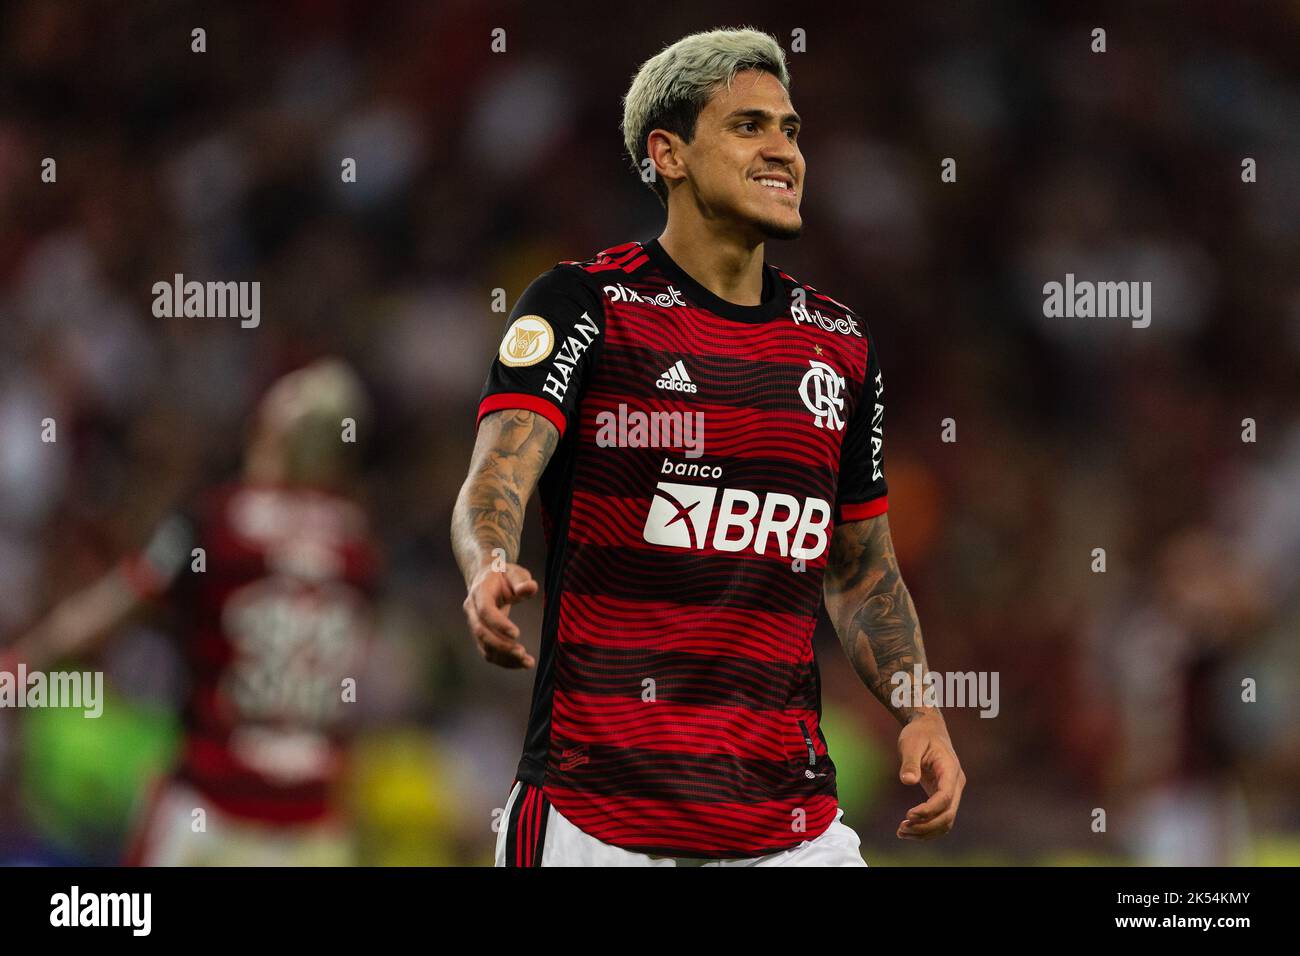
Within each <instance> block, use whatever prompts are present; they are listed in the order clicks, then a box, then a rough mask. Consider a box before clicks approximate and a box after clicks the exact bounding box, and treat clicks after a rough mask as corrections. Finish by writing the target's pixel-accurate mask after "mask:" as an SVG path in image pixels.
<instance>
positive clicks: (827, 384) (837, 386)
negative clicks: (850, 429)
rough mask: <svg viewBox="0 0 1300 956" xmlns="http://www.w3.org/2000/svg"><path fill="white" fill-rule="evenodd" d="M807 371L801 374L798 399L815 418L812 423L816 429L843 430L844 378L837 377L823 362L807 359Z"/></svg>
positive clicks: (833, 370)
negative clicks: (841, 415)
mask: <svg viewBox="0 0 1300 956" xmlns="http://www.w3.org/2000/svg"><path fill="white" fill-rule="evenodd" d="M808 365H809V366H811V367H810V368H809V369H808V371H806V372H804V373H803V380H802V381H801V382H800V383H799V397H800V398H802V399H803V403H804V405H805V406H806V407H807V409H808V411H810V412H812V413H813V415H815V416H816V420H815V421H814V422H813V424H814V425H816V426H817V427H818V428H826V429H830V430H832V431H840V430H842V429H843V428H844V419H843V418H841V417H840V413H841V412H843V411H844V396H843V395H842V394H841V392H843V390H844V376H842V375H837V374H836V372H835V369H833V368H831V367H830V366H829V365H827V364H826V363H825V362H818V361H817V360H816V359H809V360H808Z"/></svg>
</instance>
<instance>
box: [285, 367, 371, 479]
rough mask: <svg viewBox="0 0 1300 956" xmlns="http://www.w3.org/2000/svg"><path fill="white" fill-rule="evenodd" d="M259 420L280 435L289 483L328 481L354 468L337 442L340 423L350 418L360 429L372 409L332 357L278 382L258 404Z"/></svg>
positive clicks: (352, 378) (361, 388) (354, 378)
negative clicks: (260, 418) (260, 417)
mask: <svg viewBox="0 0 1300 956" xmlns="http://www.w3.org/2000/svg"><path fill="white" fill-rule="evenodd" d="M261 416H262V424H263V426H264V427H269V428H271V429H273V430H274V431H275V432H276V434H277V435H278V436H279V443H280V454H281V456H282V459H281V467H282V468H283V470H284V477H285V478H286V479H287V480H292V481H312V480H317V481H328V480H335V479H338V478H339V477H340V476H341V474H342V473H343V472H344V471H346V470H348V469H349V468H350V467H354V466H355V464H356V462H355V461H353V460H351V459H353V458H355V455H354V454H353V453H352V451H351V450H350V449H349V448H348V447H347V446H346V445H345V443H344V442H343V441H342V439H341V429H342V424H343V419H344V418H351V419H353V420H354V421H355V422H356V423H357V428H358V429H359V430H360V429H361V428H362V427H363V426H364V425H365V424H366V423H367V422H368V421H369V419H370V417H371V405H370V401H369V398H368V396H367V395H366V390H365V386H364V385H362V383H361V379H360V378H359V377H358V376H357V374H356V373H355V372H354V371H353V370H352V368H351V366H349V365H348V364H347V363H346V362H344V361H342V360H341V359H338V358H332V357H331V358H323V359H318V360H316V361H315V362H312V363H311V364H310V365H307V366H305V367H303V368H300V369H298V370H297V371H294V372H290V373H288V374H287V375H285V376H284V377H282V378H281V379H279V380H278V381H277V382H276V383H275V384H274V385H272V386H271V388H270V390H269V391H268V392H267V394H266V396H265V397H264V398H263V400H262V404H261Z"/></svg>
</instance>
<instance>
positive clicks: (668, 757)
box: [452, 30, 965, 866]
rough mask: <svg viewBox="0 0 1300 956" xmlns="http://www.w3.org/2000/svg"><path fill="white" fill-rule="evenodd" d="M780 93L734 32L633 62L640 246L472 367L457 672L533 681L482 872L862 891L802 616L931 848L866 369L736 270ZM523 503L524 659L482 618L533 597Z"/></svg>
mask: <svg viewBox="0 0 1300 956" xmlns="http://www.w3.org/2000/svg"><path fill="white" fill-rule="evenodd" d="M789 82H790V80H789V74H788V71H787V69H786V65H785V55H784V53H783V51H782V50H781V47H780V45H779V44H777V42H776V41H775V40H774V39H773V38H772V37H770V36H768V35H766V34H764V33H760V32H757V31H754V30H717V31H713V32H709V33H700V34H695V35H693V36H689V37H686V38H685V39H683V40H681V41H679V42H677V43H675V44H673V45H672V46H670V47H668V48H667V49H665V50H664V51H663V52H661V53H660V54H658V55H657V56H655V57H653V58H651V59H650V60H649V61H647V62H646V63H645V64H644V65H643V66H642V68H641V69H640V71H639V72H638V73H637V76H636V78H635V79H634V80H633V82H632V86H631V88H630V89H629V90H628V93H627V96H626V97H625V99H624V114H623V130H624V136H625V142H624V145H625V146H626V148H627V151H628V154H629V157H630V159H631V161H632V163H633V166H634V168H636V169H638V170H640V171H643V172H644V171H647V170H650V169H653V172H654V175H653V176H652V177H649V179H648V181H649V182H650V184H651V187H652V188H653V189H654V191H655V194H656V195H657V196H658V197H659V199H660V201H661V202H662V203H663V205H664V207H665V208H666V210H667V213H668V222H667V225H666V227H665V229H664V231H663V233H662V234H661V235H660V236H659V237H658V238H657V239H653V240H650V241H649V242H627V243H623V244H621V245H618V246H614V247H611V248H609V249H606V250H604V251H603V252H601V253H599V254H597V255H595V256H592V257H591V258H589V259H586V260H583V261H567V262H562V263H560V264H559V265H557V266H556V267H555V268H553V269H552V270H551V271H549V272H547V273H545V274H544V275H542V276H541V277H539V278H538V279H537V280H536V281H534V282H533V283H532V284H531V285H530V286H529V287H528V289H527V290H526V291H525V292H524V294H523V296H522V297H521V298H520V300H519V302H518V303H517V305H516V307H515V309H514V311H513V313H512V314H511V317H510V323H509V324H508V326H507V328H506V333H505V337H504V338H503V340H502V342H501V346H500V350H499V354H498V356H497V359H496V361H494V362H493V363H492V367H491V371H490V372H489V375H488V379H487V383H486V386H485V387H484V390H483V394H482V397H481V401H480V405H479V413H478V417H479V430H478V438H477V444H476V447H475V449H474V456H473V460H472V462H471V465H470V474H469V477H468V479H467V480H466V482H465V485H464V487H463V489H462V491H461V497H460V500H459V502H458V503H457V508H456V513H455V518H454V523H453V530H452V538H453V545H454V548H455V550H456V554H457V558H458V560H459V562H460V567H461V569H462V571H463V573H464V576H465V582H466V585H467V588H468V596H467V598H466V601H465V605H464V606H465V611H466V615H467V618H468V622H469V625H470V629H471V631H472V633H473V635H474V637H475V639H476V640H477V641H478V643H479V646H480V649H481V651H482V653H483V655H484V656H485V657H486V658H487V659H488V660H490V661H492V662H494V663H497V664H500V665H502V666H505V667H533V666H534V665H535V664H536V666H537V670H538V673H537V678H536V681H535V684H534V690H533V707H532V714H531V718H530V721H529V725H528V731H527V738H526V741H525V745H524V754H523V758H522V760H521V761H520V764H519V769H518V773H517V782H516V784H515V787H514V789H513V790H512V792H511V794H510V797H509V800H508V802H507V804H506V807H505V817H504V820H503V824H502V828H501V831H500V833H499V836H498V842H497V864H498V865H510V866H542V865H545V866H551V865H575V864H580V865H596V866H602V865H608V866H616V865H628V866H640V865H692V864H695V863H703V862H705V861H709V862H711V863H713V864H715V865H761V866H767V865H795V866H803V865H833V866H862V865H863V860H862V857H861V855H860V853H859V850H858V847H859V840H858V837H857V834H855V833H854V832H853V830H852V829H850V828H849V827H848V826H847V825H845V824H844V823H842V822H841V817H842V815H843V810H842V809H841V808H840V807H839V805H838V800H837V792H836V787H835V766H834V764H833V763H832V761H831V759H830V755H829V753H828V750H827V745H826V739H825V735H824V734H823V733H822V730H821V683H820V677H819V674H818V670H817V664H816V659H815V656H814V653H813V632H814V629H815V627H816V621H817V614H818V610H819V608H820V606H821V604H822V601H823V597H824V600H825V605H826V608H827V610H828V611H829V612H830V618H831V621H832V623H833V624H834V626H835V628H836V630H837V632H838V633H839V636H840V640H841V642H842V643H843V646H844V649H845V652H846V653H847V654H848V656H849V659H850V660H851V661H852V663H853V665H854V667H855V668H856V670H857V672H858V674H859V675H860V677H861V678H862V680H863V682H864V683H866V684H867V686H868V687H869V688H870V690H871V692H872V693H873V694H874V695H875V696H876V697H877V698H878V699H879V700H880V702H881V703H882V704H883V705H884V706H885V707H886V708H888V709H889V711H890V713H891V714H892V715H893V716H894V717H895V718H896V719H897V720H898V722H899V723H900V724H902V730H901V732H900V734H899V738H898V749H899V756H900V763H901V766H900V772H899V779H900V780H901V782H902V783H904V784H907V785H918V784H919V785H921V786H922V787H923V788H924V789H925V790H926V792H927V793H928V794H929V799H927V800H925V801H924V802H922V803H920V804H918V805H917V806H915V807H913V808H912V809H911V810H910V811H909V812H908V814H907V819H906V820H904V821H902V822H901V823H900V824H899V827H898V831H897V835H898V836H899V837H900V838H902V839H930V838H932V837H936V836H941V835H943V834H944V833H946V832H948V830H949V829H950V828H951V827H952V824H953V820H954V818H955V816H956V813H957V807H958V802H959V800H960V797H961V792H962V788H963V786H964V784H965V776H964V774H963V773H962V770H961V766H960V764H959V762H958V760H957V756H956V754H955V752H954V750H953V747H952V743H951V741H950V739H949V735H948V731H947V727H946V725H945V722H944V718H943V716H942V714H941V713H940V711H939V710H938V708H936V707H933V706H923V705H922V701H921V700H920V699H919V696H918V697H917V698H916V699H914V700H907V699H904V700H903V702H902V703H900V702H899V701H898V700H896V699H895V698H894V693H893V692H894V691H896V690H897V689H898V685H897V683H896V682H895V680H894V678H895V676H896V675H902V677H903V679H904V681H905V682H907V681H909V680H910V679H911V677H912V674H913V669H914V668H915V669H918V670H919V671H921V672H925V671H926V670H927V667H926V658H925V649H924V646H923V644H922V640H921V630H920V625H919V623H918V621H917V615H916V609H915V607H914V606H913V603H912V598H911V596H910V594H909V593H908V590H907V587H906V586H905V585H904V583H903V580H902V577H901V575H900V572H899V567H898V561H897V559H896V558H895V556H894V546H893V542H892V539H891V536H890V531H889V519H888V515H887V513H886V512H887V507H888V497H887V489H886V485H885V475H884V463H883V452H882V445H883V433H882V421H883V412H884V406H883V404H882V402H883V399H882V394H883V384H882V377H881V372H880V363H879V359H878V357H877V354H876V349H875V346H874V343H873V341H872V339H871V335H870V331H869V330H868V328H867V323H866V321H865V319H864V318H863V317H862V316H861V315H859V314H857V313H855V312H854V311H853V310H851V309H849V308H848V307H847V306H845V305H843V304H841V303H840V302H837V301H836V300H834V299H832V298H830V297H829V296H827V295H824V294H822V293H820V292H818V291H817V290H816V289H815V288H813V287H812V286H810V285H807V284H805V283H802V282H799V281H798V280H796V279H794V278H793V277H792V276H790V275H788V274H787V273H785V272H783V271H781V270H780V269H777V268H776V267H774V266H771V265H768V264H767V263H766V261H765V251H764V250H765V242H766V240H768V239H794V238H797V237H798V236H799V234H800V232H801V230H802V220H801V218H800V212H799V204H800V200H801V198H802V193H803V187H804V171H805V164H804V158H803V154H802V152H801V151H800V147H799V145H798V135H799V131H800V126H801V120H800V118H799V116H798V114H797V113H795V112H794V109H793V106H792V105H791V102H790V97H789ZM651 421H653V422H654V425H655V427H654V428H653V429H651V428H648V427H647V425H648V424H649V423H650V422H651ZM629 423H630V424H629ZM659 426H662V430H661V429H660V427H659ZM638 428H639V432H638ZM535 486H536V487H538V488H540V493H541V502H542V512H543V523H544V530H545V532H546V538H547V545H548V555H547V567H546V594H545V598H546V600H545V610H544V624H543V633H542V641H541V650H540V655H539V660H535V659H534V658H533V656H532V655H531V654H530V653H529V652H528V651H527V649H526V648H525V647H524V645H523V644H522V643H520V641H519V629H518V627H517V626H515V625H514V624H513V623H512V622H511V621H510V619H509V617H508V613H509V610H510V606H511V605H513V604H515V603H517V602H519V601H522V600H526V599H528V598H530V597H532V596H533V595H535V594H536V593H537V591H538V584H537V582H536V581H535V580H534V579H533V577H532V575H531V574H530V573H529V572H528V571H527V570H526V569H524V568H523V567H521V566H520V565H518V564H517V563H514V562H515V561H516V558H517V556H518V553H519V536H520V530H521V526H522V522H523V511H524V504H525V503H526V502H527V500H528V498H529V496H530V495H531V494H532V491H533V489H534V487H535ZM823 588H824V590H823ZM918 690H919V688H918Z"/></svg>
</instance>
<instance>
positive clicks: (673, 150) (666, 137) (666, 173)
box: [646, 129, 686, 185]
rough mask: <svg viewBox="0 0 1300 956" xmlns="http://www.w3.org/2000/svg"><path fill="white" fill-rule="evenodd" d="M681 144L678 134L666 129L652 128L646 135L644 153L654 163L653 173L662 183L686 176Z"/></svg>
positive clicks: (665, 183)
mask: <svg viewBox="0 0 1300 956" xmlns="http://www.w3.org/2000/svg"><path fill="white" fill-rule="evenodd" d="M683 145H684V144H683V143H682V140H681V137H680V136H678V135H677V134H676V133H670V132H669V131H668V130H666V129H652V130H651V131H650V132H649V134H647V136H646V155H647V156H649V157H650V161H651V162H652V163H654V167H655V175H656V176H658V177H659V178H660V179H662V180H664V181H665V182H664V185H667V184H668V181H672V180H680V179H685V178H686V166H685V163H684V161H683V159H682V147H683Z"/></svg>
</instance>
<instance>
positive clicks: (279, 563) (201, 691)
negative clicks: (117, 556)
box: [0, 359, 377, 866]
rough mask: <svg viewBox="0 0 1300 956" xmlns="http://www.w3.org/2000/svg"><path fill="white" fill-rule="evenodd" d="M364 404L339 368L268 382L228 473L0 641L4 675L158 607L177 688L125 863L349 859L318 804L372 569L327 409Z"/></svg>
mask: <svg viewBox="0 0 1300 956" xmlns="http://www.w3.org/2000/svg"><path fill="white" fill-rule="evenodd" d="M366 407H367V401H366V398H365V394H364V392H363V390H362V388H361V385H360V382H359V381H358V380H357V378H356V376H355V375H354V374H353V373H352V371H351V370H350V369H349V368H348V367H347V366H346V365H345V364H344V363H342V362H340V361H337V360H331V359H325V360H321V361H318V362H315V363H313V364H312V365H309V366H307V367H305V368H302V369H299V370H297V371H295V372H291V373H290V374H288V375H286V376H285V377H283V378H281V379H280V380H279V381H277V382H276V383H275V384H274V385H273V386H272V387H271V389H270V390H269V391H268V392H267V395H266V397H265V398H264V399H263V400H262V403H261V405H260V408H259V410H258V415H257V418H256V422H255V426H254V428H253V430H252V434H251V440H250V442H249V445H248V447H247V451H246V454H245V459H244V470H243V474H242V475H241V476H240V480H239V481H237V482H234V483H232V484H230V485H226V486H221V487H218V488H214V489H211V490H209V492H208V493H206V494H204V495H202V496H200V498H199V500H197V501H195V502H192V503H190V504H189V505H188V506H187V507H186V508H185V509H183V510H182V511H180V512H177V513H176V514H174V515H173V516H171V517H170V518H168V519H167V520H165V521H164V522H163V523H162V524H161V525H160V527H159V528H158V530H157V531H156V532H155V534H154V535H153V538H152V540H151V541H150V542H149V544H148V546H147V547H145V548H144V549H143V550H142V551H140V552H139V553H137V554H133V555H129V556H127V557H126V558H124V559H123V560H122V561H120V562H119V563H118V565H117V566H116V567H114V568H113V569H112V570H111V571H109V572H108V573H107V574H106V575H105V576H104V577H103V578H101V579H100V580H99V581H97V582H96V583H94V584H92V585H90V586H89V587H87V588H86V589H85V590H83V591H80V592H78V593H76V594H73V595H70V596H69V597H67V598H64V599H63V600H62V601H61V602H60V603H59V604H58V605H57V606H56V607H55V608H54V609H53V610H52V611H51V612H50V614H49V615H48V616H47V617H46V618H45V619H44V620H43V621H41V622H40V623H39V624H37V625H36V626H35V627H34V628H33V629H32V630H30V631H29V632H28V633H27V634H25V635H24V636H23V637H22V638H20V639H19V640H18V641H17V642H16V644H15V645H14V646H12V647H10V648H5V649H0V658H4V660H3V661H0V665H3V667H4V668H5V669H10V670H13V669H15V668H16V667H17V666H18V665H19V664H23V665H25V666H26V667H27V668H28V670H29V671H30V670H34V669H42V668H44V667H45V666H46V665H47V664H49V663H52V662H56V661H58V660H61V659H63V658H67V657H71V656H75V655H78V654H84V653H85V652H87V651H88V650H90V649H92V648H94V647H95V646H97V645H98V644H100V643H101V642H102V641H103V640H104V639H105V638H107V637H108V636H110V635H111V634H113V633H114V632H116V631H118V630H120V627H121V625H122V624H123V623H124V622H125V621H127V620H128V619H129V618H130V617H132V616H133V615H134V614H135V613H136V612H137V611H139V610H141V609H143V608H144V606H145V605H147V604H149V603H152V602H154V601H163V600H165V601H167V602H170V603H171V604H172V605H173V606H174V608H175V610H176V612H177V614H176V617H177V618H178V621H179V624H180V626H181V627H182V628H183V633H182V634H181V635H180V638H181V650H182V653H183V655H184V659H185V663H186V666H187V670H188V677H189V682H190V687H189V691H188V693H189V697H188V702H187V705H186V707H185V714H184V725H185V735H184V743H183V746H182V752H181V757H180V762H179V766H178V767H177V768H176V769H175V771H174V772H173V773H171V774H170V775H169V777H168V778H166V779H165V780H161V781H159V782H158V784H157V785H155V787H154V788H153V792H152V795H151V799H150V802H149V806H148V807H147V808H145V810H144V813H143V815H142V818H141V820H140V821H139V824H138V826H137V832H136V835H135V838H134V840H133V845H132V847H131V848H130V850H129V851H128V854H127V862H128V863H136V864H141V865H178V866H201V865H217V866H235V865H242V866H249V865H252V866H257V865H298V866H303V865H344V864H347V863H349V862H351V860H352V849H351V837H350V834H349V833H348V831H347V828H346V826H345V825H344V824H343V822H342V821H341V820H340V819H338V817H337V816H336V814H335V813H334V812H333V810H332V805H331V800H330V797H331V791H332V789H333V788H334V786H335V784H336V782H337V780H338V778H339V775H340V771H341V769H342V766H343V757H344V742H345V730H346V726H345V721H344V718H345V717H346V708H345V706H344V703H345V701H346V700H347V699H349V698H350V699H353V700H355V695H349V693H348V691H347V686H346V684H345V682H346V681H347V680H348V679H353V680H355V679H356V677H357V670H358V668H359V666H360V663H361V660H362V657H363V652H364V646H365V642H366V640H367V637H368V634H369V631H370V617H371V603H372V598H373V589H374V584H375V580H376V566H377V549H376V548H375V547H374V545H373V543H372V538H371V536H370V532H369V530H368V526H367V519H366V515H365V512H364V511H363V510H362V508H361V506H360V505H359V504H357V503H356V502H355V501H354V500H352V499H351V498H350V497H349V496H348V494H347V493H346V492H347V488H348V485H349V483H350V476H351V473H352V470H353V468H352V466H353V464H354V463H353V462H352V461H351V458H352V457H353V453H354V446H352V445H351V444H350V443H348V442H345V441H343V440H342V439H343V430H344V428H345V427H346V426H345V424H344V421H343V420H344V419H345V418H352V419H353V420H354V421H358V422H359V421H361V419H362V418H363V416H364V415H365V414H366ZM195 549H201V551H200V552H199V553H198V554H196V553H195ZM196 810H202V811H203V813H202V814H201V815H200V814H196V813H195V811H196ZM199 821H202V826H198V825H197V823H198V822H199Z"/></svg>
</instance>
